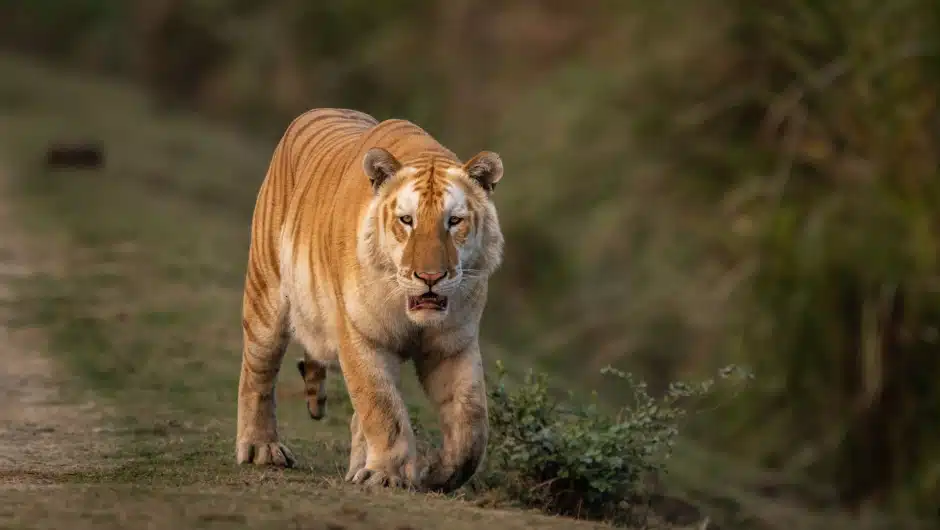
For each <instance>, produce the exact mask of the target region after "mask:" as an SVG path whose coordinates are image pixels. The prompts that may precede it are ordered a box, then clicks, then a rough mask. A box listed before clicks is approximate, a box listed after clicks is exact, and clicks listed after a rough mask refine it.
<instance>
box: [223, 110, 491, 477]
mask: <svg viewBox="0 0 940 530" xmlns="http://www.w3.org/2000/svg"><path fill="white" fill-rule="evenodd" d="M502 177H503V162H502V159H501V157H500V155H499V154H498V153H496V152H494V151H485V150H484V151H479V152H478V153H477V154H475V155H474V156H472V157H471V158H470V159H468V160H467V161H466V162H462V161H461V160H460V159H459V158H458V157H457V156H456V155H455V154H454V152H452V151H451V150H450V149H448V148H446V147H445V146H444V145H442V144H441V143H440V142H438V141H437V140H436V139H435V138H434V137H433V136H432V135H431V134H430V133H428V132H427V131H425V130H424V129H422V128H421V127H419V126H418V125H416V124H414V123H412V122H410V121H408V120H404V119H397V118H393V119H386V120H384V121H381V122H379V121H378V120H376V119H375V118H374V117H372V116H371V115H369V114H366V113H364V112H360V111H357V110H352V109H340V108H320V109H312V110H308V111H306V112H304V113H303V114H301V115H299V116H298V117H296V118H295V119H294V120H293V121H292V122H291V123H290V124H289V125H288V126H287V128H286V129H285V131H284V133H283V135H282V136H281V138H280V140H279V141H278V142H277V144H276V146H275V148H274V152H273V154H272V156H271V159H270V162H269V165H268V169H267V173H266V175H265V177H264V180H263V181H262V183H261V186H260V189H259V191H258V194H257V198H256V201H255V207H254V212H253V215H252V220H251V233H250V243H249V245H248V247H249V248H248V250H249V252H248V267H247V272H246V274H245V284H244V285H245V287H244V296H243V303H242V328H243V349H242V359H241V372H240V375H239V383H238V404H237V427H236V440H235V453H236V461H237V463H239V464H255V465H272V466H282V467H291V466H293V465H295V462H296V459H295V457H294V455H293V453H292V452H291V450H290V449H289V448H288V447H287V446H286V445H285V444H284V443H282V442H281V440H280V437H279V434H278V425H277V418H276V412H275V411H276V404H275V399H274V386H275V382H276V379H277V375H278V372H279V370H280V366H281V362H282V359H283V356H284V352H285V350H286V348H287V345H288V342H290V341H291V340H294V341H296V342H299V343H300V344H301V345H302V347H303V349H304V351H305V357H306V358H309V359H313V360H316V361H317V362H320V363H324V364H329V363H332V362H334V361H336V362H338V365H339V369H340V372H341V373H342V377H343V380H344V381H345V383H346V389H347V392H348V393H349V397H350V401H351V403H352V408H353V413H352V417H351V419H350V423H349V429H350V436H351V442H350V452H349V464H348V467H347V472H346V475H345V480H346V481H347V482H350V483H353V484H359V485H365V486H377V487H391V488H409V489H417V490H424V491H433V492H444V493H446V492H451V491H453V490H455V489H457V488H459V487H460V486H462V485H463V484H465V483H466V482H467V481H468V480H469V479H470V478H471V477H472V476H473V475H474V474H475V473H476V472H477V470H478V468H479V466H480V465H481V462H482V460H483V458H484V455H485V452H486V446H487V440H488V417H487V414H488V411H487V402H486V386H485V383H484V373H483V362H482V354H481V349H480V322H481V319H482V316H483V312H484V308H485V306H486V301H487V297H488V283H489V280H490V278H491V276H492V275H493V273H495V272H496V270H497V269H498V268H499V267H500V265H501V263H502V259H503V248H504V244H505V242H504V238H503V234H502V232H501V229H500V223H499V218H498V215H497V210H496V206H495V203H494V200H493V193H494V190H495V188H496V185H497V184H498V183H499V182H500V181H501V179H502ZM407 362H410V363H412V364H413V367H414V369H415V372H416V374H417V377H418V380H419V382H420V383H421V387H422V389H423V391H424V394H425V396H426V397H427V398H428V400H429V402H430V404H431V406H432V407H434V408H435V410H436V412H437V417H438V421H439V423H440V427H441V429H440V430H441V433H442V442H441V445H440V447H439V448H436V449H434V450H433V452H432V454H431V455H429V457H428V458H426V459H422V460H421V464H419V460H418V457H417V455H416V446H415V435H414V430H413V428H412V426H411V424H410V420H409V415H408V412H407V409H406V407H405V403H404V401H403V398H402V394H401V390H400V386H401V367H402V366H403V365H404V364H405V363H407Z"/></svg>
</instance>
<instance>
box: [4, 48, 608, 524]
mask: <svg viewBox="0 0 940 530" xmlns="http://www.w3.org/2000/svg"><path fill="white" fill-rule="evenodd" d="M0 72H2V74H0V115H2V116H3V119H2V120H0V156H2V159H3V161H4V162H3V163H4V164H5V165H6V166H7V167H8V168H9V169H10V170H11V171H12V173H13V174H14V176H15V178H16V184H17V189H18V193H19V196H18V197H17V200H18V201H19V204H18V206H20V207H22V209H23V210H24V211H27V212H28V215H26V216H25V217H24V218H23V219H22V223H23V227H24V229H26V230H29V231H31V233H32V234H34V235H35V237H36V238H37V239H39V240H42V241H44V242H46V241H48V244H49V245H50V246H53V247H54V248H51V249H47V251H50V252H53V253H54V254H55V255H56V257H57V258H58V259H59V260H60V261H61V265H62V266H61V267H60V268H61V270H63V271H64V274H60V275H50V274H47V275H42V274H37V275H35V276H33V277H30V278H29V279H27V280H25V281H22V282H20V283H19V284H18V285H16V287H17V289H18V292H19V294H20V299H19V301H18V307H17V318H16V320H15V321H14V322H12V325H14V326H23V327H30V328H37V327H38V328H39V329H41V330H43V331H45V332H46V334H47V336H48V337H49V339H50V346H51V347H50V349H51V351H50V352H49V353H50V354H51V355H52V356H54V358H55V360H56V361H58V362H59V363H60V365H61V366H62V367H63V372H64V374H65V380H66V384H67V385H68V386H70V387H71V388H72V391H74V392H87V393H93V394H94V395H95V396H97V399H98V400H99V401H100V402H101V403H103V404H104V405H106V406H107V408H108V410H110V411H113V412H111V413H110V414H109V415H108V416H107V419H106V424H104V425H101V426H99V427H98V428H97V429H95V430H94V431H93V432H92V433H90V435H91V436H98V437H101V439H102V441H104V440H108V444H109V446H111V445H113V447H114V449H113V450H112V451H109V452H107V454H106V455H105V456H104V457H103V458H102V459H101V461H88V462H85V463H86V464H87V465H85V466H83V467H82V468H81V470H80V471H62V472H56V471H42V472H33V471H30V470H29V469H24V470H22V471H16V472H10V473H6V476H4V477H3V481H4V482H7V483H9V484H11V485H13V487H7V488H3V489H2V490H0V496H2V498H3V502H0V505H2V506H3V507H2V508H0V524H2V525H3V526H5V527H10V528H26V527H38V526H42V527H50V526H52V527H64V526H68V527H70V528H85V527H89V528H91V527H94V528H118V527H127V526H140V525H147V526H148V527H151V528H171V527H172V528H209V527H211V528H219V527H228V526H244V525H249V526H251V527H258V528H267V527H272V528H274V527H277V528H284V527H285V525H287V526H288V527H290V528H333V529H339V528H366V527H368V528H401V529H404V528H420V527H439V526H444V525H447V526H448V527H451V528H464V527H466V528H470V526H471V525H472V526H478V525H481V524H484V525H493V524H498V525H499V526H500V527H502V528H530V527H533V526H539V527H556V526H557V527H562V526H563V527H566V528H570V527H572V525H573V524H575V523H574V522H573V521H571V520H566V519H561V518H551V517H546V516H541V515H537V514H534V513H528V512H523V511H518V510H517V511H504V510H498V509H482V508H479V507H476V506H475V505H474V504H473V503H472V502H469V501H466V500H462V499H460V498H459V494H458V495H456V496H454V497H456V498H443V497H437V496H423V495H416V494H411V493H407V492H396V491H373V492H370V491H365V490H363V489H360V488H357V487H353V486H348V485H345V484H343V483H342V481H341V477H342V474H343V471H344V467H345V460H346V457H347V456H346V455H347V454H348V436H349V434H348V427H347V425H348V418H349V414H350V412H351V408H350V405H349V402H348V399H347V398H346V395H345V391H344V390H343V387H342V381H341V377H339V375H338V374H335V375H332V377H331V378H330V399H331V403H330V405H331V408H330V410H329V415H328V417H327V418H326V419H325V420H324V421H322V422H319V423H316V422H313V421H311V420H310V419H309V418H308V417H307V416H306V411H305V407H304V404H303V401H302V399H301V396H300V390H301V384H300V383H301V382H300V378H299V376H298V375H297V374H295V373H294V372H293V370H291V365H290V363H285V367H284V370H282V375H281V379H280V384H279V386H278V399H279V408H278V416H279V420H280V428H281V432H282V436H283V438H284V440H285V442H286V443H287V444H289V446H290V447H291V448H292V449H293V450H294V451H295V453H296V454H297V455H298V457H299V460H300V464H299V466H298V468H296V469H292V470H272V469H258V468H251V467H240V466H236V465H235V463H234V455H233V437H234V431H235V430H234V416H235V392H236V387H237V378H238V367H239V362H240V346H241V337H240V328H239V326H238V321H239V311H240V299H241V286H242V278H243V276H242V275H243V271H244V264H245V258H246V255H247V244H248V222H249V219H250V215H251V207H252V203H253V199H254V194H255V192H256V190H257V187H258V185H259V184H260V182H261V178H262V176H263V171H264V167H265V165H266V163H267V157H268V156H269V151H270V149H271V148H272V146H271V145H260V144H257V143H252V142H251V141H249V140H246V139H243V138H239V137H237V136H234V135H232V134H230V133H228V132H226V131H225V130H223V129H219V128H214V127H212V126H211V125H208V124H204V123H198V122H196V121H193V120H190V119H188V118H185V117H179V116H165V115H159V114H158V113H157V112H156V111H154V110H153V109H151V108H149V107H148V105H147V103H146V101H145V100H144V99H143V98H141V97H140V96H139V95H137V94H135V93H133V92H130V91H126V90H124V89H123V88H121V87H119V86H109V85H107V84H105V83H102V82H99V81H87V80H83V79H80V78H77V77H75V76H63V75H61V74H60V73H57V72H51V71H47V70H44V69H41V68H39V67H36V66H33V65H30V64H24V63H21V62H19V61H17V60H15V59H11V58H2V59H0ZM70 139H79V140H81V139H94V140H96V141H100V142H102V144H103V145H104V146H105V149H106V156H107V165H106V167H105V168H104V169H102V170H99V171H70V172H53V171H47V170H45V169H44V168H43V167H42V164H41V160H42V153H43V150H44V148H45V147H46V146H47V145H48V143H49V142H51V141H54V140H70ZM297 355H299V349H298V348H297V347H296V346H293V347H292V348H291V349H290V351H289V352H288V359H291V358H292V357H294V356H297ZM405 392H406V396H407V399H408V400H409V402H410V403H412V404H414V409H415V410H414V414H415V415H416V417H418V418H419V419H421V420H422V423H423V424H428V423H431V422H430V414H429V412H430V411H428V410H427V408H426V407H424V405H423V403H424V402H423V397H421V396H420V394H419V393H418V392H417V385H416V383H415V381H414V380H413V378H411V379H408V380H407V382H406V389H405ZM425 420H428V421H425ZM74 456H75V458H76V459H78V460H82V459H84V457H85V455H74ZM89 458H90V457H89ZM36 488H41V490H40V491H41V492H42V493H41V494H37V493H36V491H35V489H36ZM577 524H578V525H583V527H585V528H588V527H596V526H597V525H593V524H588V523H577Z"/></svg>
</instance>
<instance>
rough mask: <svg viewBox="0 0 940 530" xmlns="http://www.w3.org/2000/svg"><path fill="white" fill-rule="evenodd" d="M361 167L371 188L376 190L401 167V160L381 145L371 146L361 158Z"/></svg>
mask: <svg viewBox="0 0 940 530" xmlns="http://www.w3.org/2000/svg"><path fill="white" fill-rule="evenodd" d="M362 169H363V170H365V172H366V176H367V177H369V182H370V183H371V184H372V189H373V190H375V191H378V189H379V187H380V186H381V185H382V183H384V182H385V181H386V180H388V179H390V178H392V177H394V176H395V173H398V170H399V169H401V162H399V161H398V159H397V158H395V156H394V155H393V154H392V153H389V152H388V151H386V150H385V149H383V148H381V147H373V148H372V149H369V151H368V152H366V156H365V157H364V158H363V159H362Z"/></svg>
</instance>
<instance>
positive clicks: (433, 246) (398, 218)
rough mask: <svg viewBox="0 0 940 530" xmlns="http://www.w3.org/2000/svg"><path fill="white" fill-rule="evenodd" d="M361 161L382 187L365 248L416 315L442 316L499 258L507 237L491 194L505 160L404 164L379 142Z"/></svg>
mask: <svg viewBox="0 0 940 530" xmlns="http://www.w3.org/2000/svg"><path fill="white" fill-rule="evenodd" d="M363 167H364V169H365V172H366V175H367V176H368V177H369V180H370V181H371V183H372V186H373V190H374V191H375V194H376V196H375V199H374V200H373V202H372V205H371V207H370V210H371V211H370V214H369V215H368V216H367V228H366V230H365V232H366V234H368V235H371V237H367V238H366V239H367V240H368V241H367V243H366V244H367V245H368V248H367V249H366V252H367V253H371V254H372V255H373V257H374V258H375V261H376V262H377V263H378V264H379V265H380V267H381V268H383V269H384V270H385V271H387V272H388V273H389V275H390V279H394V283H393V285H394V286H395V288H396V290H397V291H400V293H398V294H400V296H401V299H402V302H401V303H402V304H404V310H405V313H406V314H407V316H408V318H409V319H410V320H411V321H412V322H414V323H416V324H418V325H432V324H435V323H439V322H441V321H442V320H443V319H444V318H445V317H446V316H447V315H448V312H449V311H451V310H452V309H453V305H454V304H455V303H459V300H460V298H461V297H460V296H459V295H460V294H462V293H461V291H462V289H464V288H467V289H470V288H472V286H474V285H476V284H478V283H479V280H480V279H482V278H485V277H486V276H488V275H489V274H490V273H491V272H492V271H493V270H494V269H495V267H496V266H498V264H499V263H498V262H499V259H500V258H499V256H500V254H501V250H502V244H503V240H502V235H501V234H500V233H499V226H498V220H497V219H496V210H495V207H494V206H493V203H492V200H491V199H490V194H491V192H492V190H493V188H494V187H495V185H496V183H497V182H499V180H500V179H501V178H502V174H503V166H502V161H501V160H500V157H499V155H497V154H496V153H493V152H489V151H484V152H481V153H480V154H478V155H476V156H475V157H473V158H472V159H471V160H470V161H469V162H467V163H466V164H463V165H457V164H455V163H453V162H451V161H449V160H446V159H443V158H433V159H424V160H422V159H419V160H415V161H409V163H407V164H402V163H401V162H399V161H398V160H397V159H396V158H395V157H394V156H393V155H392V154H391V153H389V152H388V151H386V150H384V149H382V148H373V149H371V150H370V151H369V152H368V153H367V154H366V156H365V158H364V160H363ZM465 292H469V291H465Z"/></svg>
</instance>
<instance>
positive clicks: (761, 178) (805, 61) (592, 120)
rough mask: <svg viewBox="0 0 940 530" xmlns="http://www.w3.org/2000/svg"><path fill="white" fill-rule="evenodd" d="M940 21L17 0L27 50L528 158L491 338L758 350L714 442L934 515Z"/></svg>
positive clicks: (808, 0)
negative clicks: (397, 125) (343, 113)
mask: <svg viewBox="0 0 940 530" xmlns="http://www.w3.org/2000/svg"><path fill="white" fill-rule="evenodd" d="M667 4H668V5H667ZM938 38H940V4H937V3H936V2H933V1H929V0H898V1H895V2H890V3H885V2H875V1H873V0H839V1H832V2H817V1H812V0H780V1H779V2H770V3H768V2H753V1H748V0H735V1H732V2H718V1H716V0H704V1H695V2H693V1H691V0H687V1H678V2H669V3H665V2H663V3H658V4H657V3H652V2H630V1H628V2H601V1H588V2H582V3H577V2H565V1H561V0H512V1H508V2H495V1H485V0H478V1H473V0H460V1H456V0H448V1H446V2H445V1H443V0H437V1H435V0H408V1H407V2H397V3H392V2H385V1H370V2H367V1H365V0H355V1H344V2H330V3H327V2H305V1H301V0H269V1H265V2H262V1H260V0H233V1H227V2H226V1H222V0H214V1H212V0H201V1H199V0H154V1H149V2H148V1H139V2H120V1H115V0H110V1H109V0H97V1H95V0H81V1H71V2H55V1H52V0H45V1H40V0H32V1H30V2H16V3H13V2H6V3H0V44H2V45H4V46H6V47H7V48H13V49H17V50H20V51H24V52H28V53H32V54H36V55H39V56H41V57H43V58H44V59H46V60H50V61H56V62H59V63H60V64H62V65H64V66H68V67H70V68H78V69H82V70H87V71H94V72H99V73H100V72H104V73H108V74H110V75H118V76H122V77H127V78H132V79H135V80H137V81H138V82H140V83H141V84H143V85H144V86H145V87H147V88H148V89H149V90H150V91H151V93H152V94H153V95H154V97H155V101H157V102H158V104H160V105H163V108H165V109H167V110H168V111H169V110H170V109H173V108H180V107H187V108H195V109H198V110H199V111H200V112H203V113H205V114H207V115H209V116H214V117H216V118H219V119H224V120H228V121H230V122H232V123H237V124H239V125H240V126H243V127H246V128H249V129H252V130H253V131H255V132H256V133H257V134H259V135H265V136H267V137H269V138H271V139H272V143H273V139H274V138H276V135H277V134H279V133H280V131H281V130H282V129H283V127H284V125H285V124H286V123H287V121H288V120H289V119H290V118H291V117H293V116H295V115H296V114H298V113H299V112H302V111H303V110H305V109H307V108H310V107H322V106H348V107H355V108H358V109H361V110H365V111H367V112H370V113H372V114H374V115H375V116H377V117H379V118H387V117H391V116H396V117H406V118H408V119H411V120H413V121H415V122H418V123H420V124H421V125H422V126H424V127H426V128H427V129H428V130H429V131H431V132H432V133H433V134H435V135H437V136H438V137H440V138H441V139H442V140H443V141H444V142H445V143H447V144H448V145H451V146H453V147H454V148H455V149H456V150H457V152H458V153H460V154H462V155H463V156H465V157H466V156H468V155H470V154H472V152H475V151H476V150H479V149H482V148H490V149H495V150H497V151H499V152H500V153H501V154H502V155H503V157H504V159H505V160H506V163H507V170H508V171H507V178H506V179H505V184H504V185H503V186H501V188H500V190H499V192H498V193H497V201H498V203H499V206H500V211H501V219H502V221H503V225H504V229H505V231H506V233H507V239H508V245H507V257H506V265H505V267H504V269H503V270H502V271H501V272H500V273H499V274H498V275H497V277H496V278H495V285H494V287H493V293H494V294H493V296H492V303H491V304H490V309H489V313H488V315H487V318H486V321H485V327H486V332H487V334H488V336H489V338H490V339H492V340H493V341H494V342H497V343H499V344H500V345H501V346H502V347H503V348H504V349H505V350H508V351H512V352H514V353H513V354H514V355H518V356H525V357H526V358H527V359H531V360H532V361H531V362H532V363H533V364H539V365H541V366H543V367H547V368H551V369H554V370H558V371H559V372H560V371H561V370H566V371H565V372H564V373H570V374H579V376H581V377H583V378H584V379H585V380H586V384H587V383H593V384H595V385H597V386H598V388H599V389H600V390H601V393H602V394H603V395H606V396H616V395H622V394H623V393H624V392H625V391H626V389H625V388H624V387H623V385H621V384H617V383H610V382H604V381H601V380H597V379H592V377H593V374H596V373H597V371H598V370H599V368H600V367H602V366H605V365H607V364H609V363H623V362H627V363H629V364H630V365H631V367H635V368H636V369H637V370H639V371H641V372H642V373H643V375H644V378H646V379H647V380H649V381H651V384H652V385H651V390H652V391H653V392H654V393H656V392H661V391H665V389H666V386H667V382H668V381H669V380H671V379H672V378H673V377H677V376H680V375H683V374H685V373H686V372H690V371H700V370H704V369H709V370H710V369H713V368H715V367H717V366H719V365H722V364H725V363H727V362H729V361H734V362H741V363H744V364H747V365H748V366H751V367H753V368H754V370H755V373H756V376H757V380H756V384H754V385H752V389H751V390H749V392H750V394H749V395H748V396H747V399H743V400H739V401H737V402H736V405H735V406H734V407H732V408H731V410H730V411H729V410H728V408H727V407H725V408H722V409H721V411H720V412H717V413H716V414H715V415H714V417H713V418H711V419H710V421H709V422H708V425H707V427H704V428H701V429H699V432H697V433H696V435H697V436H696V437H697V439H699V440H700V441H701V442H703V443H707V444H711V446H712V447H714V448H716V449H719V448H720V449H722V450H725V451H728V452H731V453H733V454H735V455H736V456H737V457H741V458H744V459H745V460H747V461H749V462H751V463H754V464H759V465H763V466H768V467H770V468H772V469H777V470H783V471H786V472H787V473H791V472H795V473H798V474H800V476H803V477H804V478H806V479H811V480H815V481H821V482H822V483H824V484H828V485H831V486H832V487H833V488H835V490H836V491H837V497H838V499H839V500H840V502H842V503H843V504H844V505H845V506H846V507H849V508H853V509H857V508H861V507H865V506H868V505H870V504H871V505H874V506H876V507H883V508H893V509H897V510H915V511H920V512H923V513H930V514H935V508H936V499H938V498H940V425H938V424H937V421H936V420H937V418H940V388H938V385H937V382H938V381H940V270H938V257H940V254H938V250H940V248H938V246H940V234H938V230H940V213H938V212H940V196H938V193H940V180H938V178H937V177H938V175H937V171H938V170H937V168H938V156H940V143H938V138H937V135H938V132H940V131H938V124H940V115H938V108H937V105H938V101H937V97H938V94H940V77H938V76H940V62H938V61H940V58H938V55H937V53H936V51H937V45H938V42H937V40H938ZM259 180H260V176H259ZM245 186H246V188H248V189H251V188H252V187H255V186H257V181H252V182H246V183H245ZM560 373H561V372H560Z"/></svg>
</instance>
